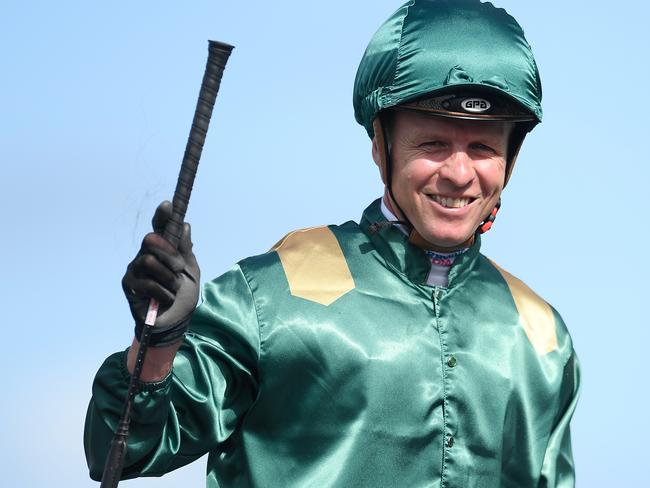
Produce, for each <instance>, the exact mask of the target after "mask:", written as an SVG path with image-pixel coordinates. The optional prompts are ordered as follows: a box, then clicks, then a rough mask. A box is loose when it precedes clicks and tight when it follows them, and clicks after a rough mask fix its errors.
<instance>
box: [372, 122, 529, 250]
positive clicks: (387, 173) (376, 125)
mask: <svg viewBox="0 0 650 488" xmlns="http://www.w3.org/2000/svg"><path fill="white" fill-rule="evenodd" d="M372 125H373V129H374V132H375V139H376V141H377V147H378V149H379V161H380V165H379V172H380V174H381V179H382V181H383V182H384V185H385V186H386V188H387V189H388V194H389V196H390V199H391V201H392V203H393V204H394V205H395V207H397V208H395V209H393V211H395V210H397V211H398V212H399V215H397V217H398V218H403V220H397V221H394V222H386V223H385V225H379V224H380V223H378V222H377V223H374V224H372V225H371V229H370V230H371V232H373V233H375V232H378V231H379V230H380V229H381V228H382V227H387V226H391V225H403V226H404V227H406V228H407V230H408V232H409V242H410V243H411V244H413V245H415V246H417V247H419V248H422V249H425V250H431V251H437V252H441V253H451V252H454V251H458V250H459V249H464V248H468V247H470V246H471V245H472V244H474V241H475V240H476V232H475V233H473V234H472V235H471V236H470V237H469V238H468V239H467V240H466V241H464V242H462V243H460V244H458V245H456V246H452V247H443V246H438V245H436V244H433V243H432V242H429V241H427V240H426V239H425V238H424V237H422V236H421V235H420V233H419V232H418V231H417V230H415V227H414V226H413V224H411V221H410V220H409V219H408V217H407V215H406V212H404V210H402V207H400V205H399V203H398V202H397V199H396V198H395V195H394V194H393V188H392V186H393V185H392V180H393V164H392V158H391V156H390V148H389V147H388V140H387V137H386V131H385V130H384V125H383V124H382V121H381V116H377V117H375V120H373V122H372ZM522 141H523V139H522ZM519 147H521V143H519ZM519 147H517V148H516V152H515V153H514V158H513V160H512V161H511V164H509V171H508V176H510V171H511V170H512V166H513V165H514V159H516V157H517V152H519ZM499 208H501V198H499V201H498V202H497V204H496V207H494V209H493V210H492V212H490V215H488V216H487V217H486V218H485V220H484V221H483V223H481V225H480V226H479V227H478V229H477V232H478V233H480V234H484V233H486V232H487V231H488V230H490V228H491V227H492V224H493V223H494V219H496V216H497V212H498V211H499Z"/></svg>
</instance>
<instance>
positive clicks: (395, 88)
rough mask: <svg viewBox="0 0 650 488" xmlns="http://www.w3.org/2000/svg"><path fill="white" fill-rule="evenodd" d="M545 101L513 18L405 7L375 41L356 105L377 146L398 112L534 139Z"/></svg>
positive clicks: (474, 10)
mask: <svg viewBox="0 0 650 488" xmlns="http://www.w3.org/2000/svg"><path fill="white" fill-rule="evenodd" d="M541 99H542V87H541V83H540V79H539V73H538V71H537V65H536V64H535V59H534V58H533V53H532V51H531V48H530V46H529V44H528V42H527V41H526V39H525V37H524V33H523V30H522V29H521V27H520V26H519V24H518V23H517V21H516V20H515V19H514V18H512V17H511V16H510V15H509V14H508V13H507V12H506V11H505V10H503V9H500V8H496V7H494V6H493V5H492V4H491V3H482V2H480V1H479V0H410V1H409V2H407V3H405V4H404V5H403V6H402V7H400V8H399V9H398V10H397V11H396V12H395V13H394V14H393V15H391V16H390V18H389V19H388V20H387V21H386V22H384V24H383V25H382V26H381V27H380V28H379V30H378V31H377V32H376V33H375V35H374V36H373V37H372V39H371V40H370V43H369V44H368V47H367V48H366V51H365V53H364V55H363V58H362V59H361V63H360V64H359V69H358V71H357V76H356V80H355V83H354V97H353V101H354V112H355V118H356V120H357V121H358V122H359V123H360V124H361V125H363V126H364V127H365V129H366V131H367V132H368V135H369V136H370V137H371V138H372V137H373V136H374V129H373V121H374V119H375V117H376V116H377V115H378V114H379V112H380V111H381V110H383V109H386V108H390V107H394V106H397V105H400V106H404V105H406V106H408V108H411V109H415V110H425V111H428V112H433V113H437V114H438V115H445V116H451V117H462V118H472V119H482V118H491V119H498V120H512V121H515V122H526V125H527V130H526V132H527V131H528V130H530V129H531V128H532V127H533V126H534V125H535V124H536V123H538V122H541V119H542V107H541ZM486 107H487V108H486ZM521 139H522V140H523V137H522V138H521ZM517 149H518V148H517Z"/></svg>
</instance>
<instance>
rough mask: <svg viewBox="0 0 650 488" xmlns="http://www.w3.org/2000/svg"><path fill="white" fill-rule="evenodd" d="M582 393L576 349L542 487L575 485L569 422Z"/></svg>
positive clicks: (567, 372)
mask: <svg viewBox="0 0 650 488" xmlns="http://www.w3.org/2000/svg"><path fill="white" fill-rule="evenodd" d="M579 393H580V365H579V363H578V359H577V357H576V355H575V352H572V354H571V357H570V358H569V360H568V361H567V364H566V365H565V367H564V378H563V381H562V391H561V398H562V406H563V408H562V409H560V411H559V412H558V416H557V417H558V420H557V422H556V424H555V428H554V429H553V431H552V432H551V437H550V439H549V441H548V445H547V447H546V453H545V455H544V464H543V465H542V473H541V477H540V481H539V485H538V486H539V488H573V487H574V486H575V466H574V462H573V454H572V452H571V433H570V429H569V423H570V421H571V417H572V416H573V412H574V411H575V408H576V404H577V402H578V396H579Z"/></svg>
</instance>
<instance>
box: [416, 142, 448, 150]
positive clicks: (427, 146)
mask: <svg viewBox="0 0 650 488" xmlns="http://www.w3.org/2000/svg"><path fill="white" fill-rule="evenodd" d="M445 146H446V144H445V143H444V142H442V141H426V142H423V143H422V144H420V147H422V148H425V149H432V148H440V147H445Z"/></svg>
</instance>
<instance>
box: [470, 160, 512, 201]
mask: <svg viewBox="0 0 650 488" xmlns="http://www.w3.org/2000/svg"><path fill="white" fill-rule="evenodd" d="M476 173H477V175H478V177H479V181H480V183H481V188H482V190H483V192H484V193H486V194H492V193H494V192H498V191H501V190H502V189H503V182H504V181H505V176H506V171H505V161H503V160H502V159H497V160H486V161H484V162H481V164H479V165H477V167H476Z"/></svg>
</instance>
